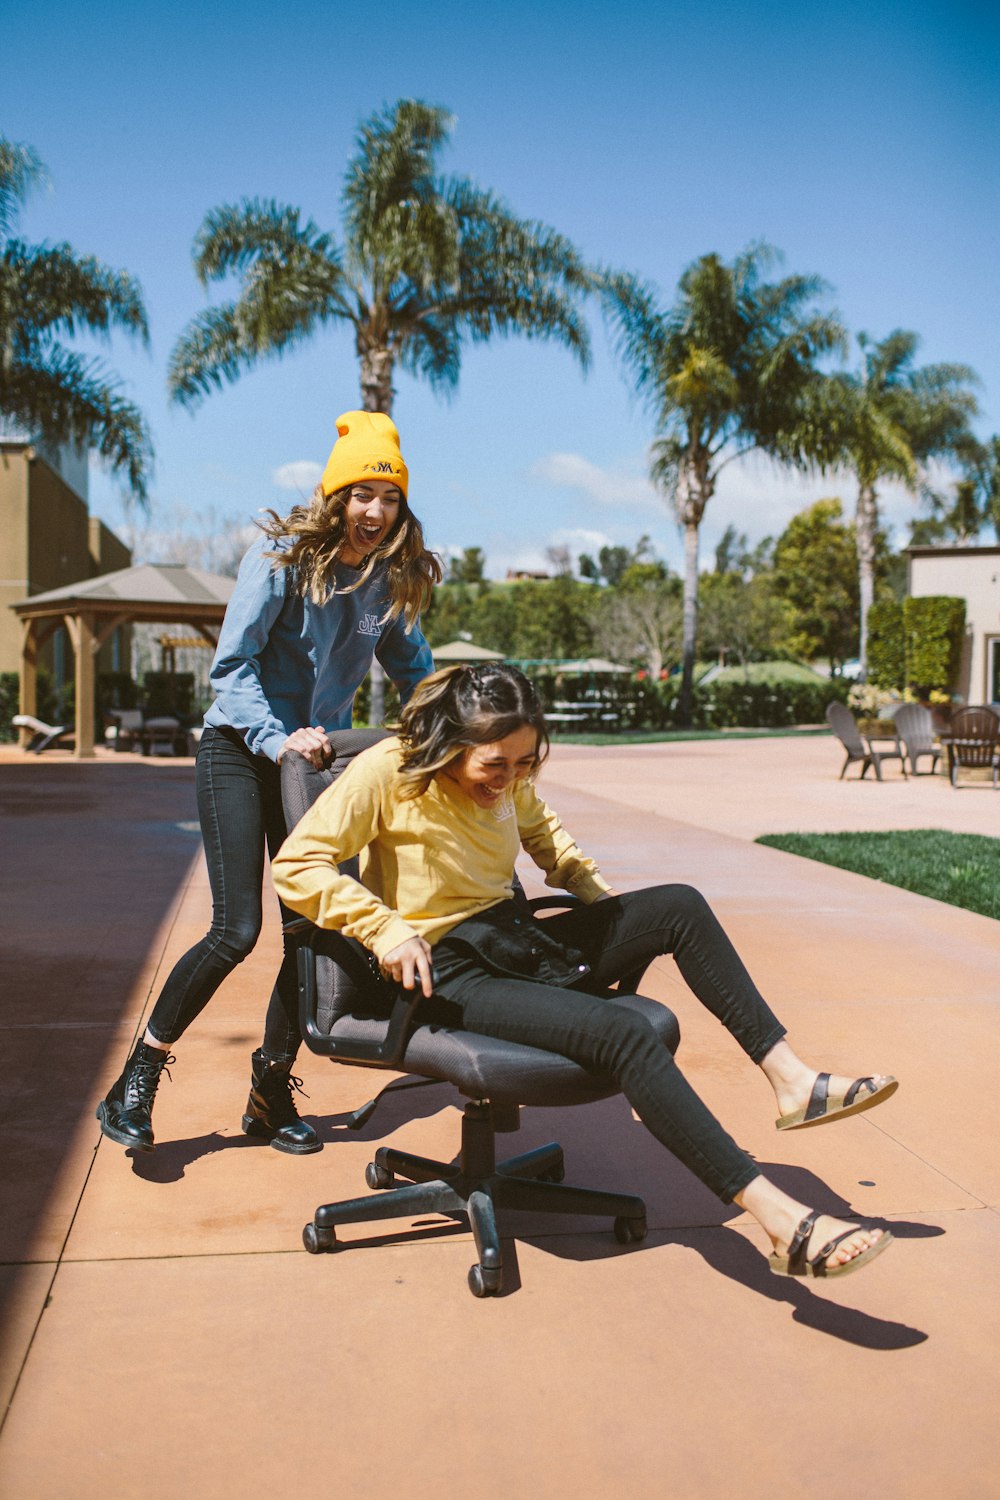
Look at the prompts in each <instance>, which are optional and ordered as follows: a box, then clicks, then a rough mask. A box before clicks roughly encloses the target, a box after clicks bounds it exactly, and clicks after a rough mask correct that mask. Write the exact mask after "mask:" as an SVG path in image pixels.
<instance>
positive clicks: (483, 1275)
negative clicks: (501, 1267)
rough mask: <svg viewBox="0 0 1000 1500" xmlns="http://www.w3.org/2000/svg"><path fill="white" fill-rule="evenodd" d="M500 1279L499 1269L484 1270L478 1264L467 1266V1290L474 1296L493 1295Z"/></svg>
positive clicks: (499, 1283) (496, 1290)
mask: <svg viewBox="0 0 1000 1500" xmlns="http://www.w3.org/2000/svg"><path fill="white" fill-rule="evenodd" d="M501 1280H502V1278H501V1273H500V1272H499V1271H493V1270H484V1269H483V1267H482V1266H478V1265H477V1266H470V1267H469V1291H470V1292H471V1293H472V1295H473V1296H474V1297H495V1296H496V1294H497V1292H498V1291H499V1290H500V1285H501Z"/></svg>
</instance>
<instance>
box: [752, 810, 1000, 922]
mask: <svg viewBox="0 0 1000 1500" xmlns="http://www.w3.org/2000/svg"><path fill="white" fill-rule="evenodd" d="M757 843H758V844H767V845H769V846H770V848H772V849H784V850H785V852H786V853H788V854H801V855H802V856H803V857H804V858H805V859H818V860H820V861H821V863H823V864H826V865H836V866H837V867H838V868H839V869H841V870H852V871H853V872H854V874H855V875H868V876H870V877H871V879H872V880H884V881H885V883H886V884H887V885H898V886H901V887H902V888H903V890H904V891H916V892H917V893H918V895H921V896H933V898H934V900H935V901H947V902H948V903H949V905H951V906H964V907H965V909H966V910H967V911H975V912H979V913H980V915H981V916H984V917H994V918H997V919H1000V839H998V838H987V837H985V836H984V835H982V834H978V833H945V832H944V831H943V830H942V829H940V828H914V829H907V830H905V831H903V832H895V833H769V834H765V835H764V836H763V837H762V838H759V839H758V840H757Z"/></svg>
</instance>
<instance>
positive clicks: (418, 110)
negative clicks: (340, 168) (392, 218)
mask: <svg viewBox="0 0 1000 1500" xmlns="http://www.w3.org/2000/svg"><path fill="white" fill-rule="evenodd" d="M453 125H454V120H453V117H452V116H451V115H450V114H449V113H448V111H447V110H445V109H442V108H441V107H440V106H438V105H433V104H425V103H423V102H422V101H421V100H419V99H400V100H399V101H398V102H397V103H396V104H394V105H393V106H392V107H391V108H388V107H387V108H384V109H382V110H381V111H380V112H379V113H376V114H374V115H372V116H370V117H369V118H368V119H367V120H365V121H363V123H362V124H361V126H360V128H359V130H358V134H357V138H356V142H355V153H354V155H353V156H352V158H351V160H350V161H349V163H348V167H347V175H346V178H345V182H344V193H343V198H344V217H345V222H346V226H347V237H348V241H349V243H350V245H351V246H352V249H354V250H356V251H357V253H359V254H360V256H361V257H362V258H363V259H364V260H370V259H371V258H372V256H373V255H374V254H375V253H376V246H377V245H378V242H379V241H380V239H381V238H382V237H383V221H384V218H385V215H386V214H391V213H393V212H394V211H395V210H397V209H399V208H400V207H403V206H406V205H409V206H410V207H414V206H415V205H416V204H417V203H420V202H427V201H428V200H430V199H432V198H433V197H434V196H435V186H434V169H435V158H436V156H437V153H438V151H439V150H440V148H441V147H442V146H443V145H444V144H445V142H446V141H447V140H448V137H449V136H450V134H451V131H452V128H453Z"/></svg>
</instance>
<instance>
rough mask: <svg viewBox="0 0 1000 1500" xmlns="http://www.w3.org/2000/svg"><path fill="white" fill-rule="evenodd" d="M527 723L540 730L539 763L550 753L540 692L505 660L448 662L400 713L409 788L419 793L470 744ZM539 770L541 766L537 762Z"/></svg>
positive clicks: (409, 793)
mask: <svg viewBox="0 0 1000 1500" xmlns="http://www.w3.org/2000/svg"><path fill="white" fill-rule="evenodd" d="M525 726H529V727H530V728H532V729H533V730H534V731H535V733H536V734H537V735H538V752H537V754H538V759H537V766H541V764H542V762H543V761H544V760H545V757H546V756H547V755H548V753H549V732H548V729H547V728H546V725H545V714H544V711H543V709H542V705H541V701H540V700H539V697H538V694H537V693H536V692H535V689H534V688H533V687H532V685H531V683H530V682H529V681H528V679H527V677H525V675H524V673H523V672H519V671H518V670H517V668H516V667H509V666H507V665H506V664H505V663H503V662H484V663H482V664H481V665H479V666H474V667H464V666H463V667H445V668H444V669H443V670H442V671H440V672H434V673H432V674H431V676H430V677H425V678H424V680H423V682H421V683H420V685H419V687H417V689H416V690H415V692H414V694H413V696H412V698H411V699H410V701H409V703H408V704H407V705H406V707H405V708H404V709H403V712H402V714H401V715H400V723H399V738H400V741H401V742H402V746H403V758H402V761H401V762H400V767H399V774H400V777H401V778H402V780H403V782H404V792H405V795H406V796H409V797H419V796H420V795H421V794H422V793H423V792H425V791H426V790H427V788H428V787H429V786H430V784H431V782H432V781H433V779H434V777H435V776H436V775H437V773H438V772H439V771H443V770H444V768H445V767H446V766H448V765H450V764H451V762H452V761H453V760H457V758H458V757H459V756H460V755H461V754H462V751H463V750H466V749H468V747H469V746H470V745H492V744H493V743H495V741H497V740H502V739H506V737H507V735H509V734H513V733H514V732H515V730H518V729H523V728H524V727H525ZM536 769H537V767H536Z"/></svg>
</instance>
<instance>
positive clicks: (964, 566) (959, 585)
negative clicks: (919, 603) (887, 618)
mask: <svg viewBox="0 0 1000 1500" xmlns="http://www.w3.org/2000/svg"><path fill="white" fill-rule="evenodd" d="M906 550H907V554H908V558H909V565H908V580H907V592H908V593H910V594H912V595H916V596H919V597H925V596H926V595H928V594H952V595H954V596H956V597H957V598H961V599H964V600H965V649H964V651H963V653H962V665H961V668H960V671H959V680H958V689H957V690H958V692H959V693H960V694H961V696H962V697H963V698H964V699H965V701H966V703H970V704H983V703H991V704H994V705H996V706H997V707H1000V547H908V548H907V549H906Z"/></svg>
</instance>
